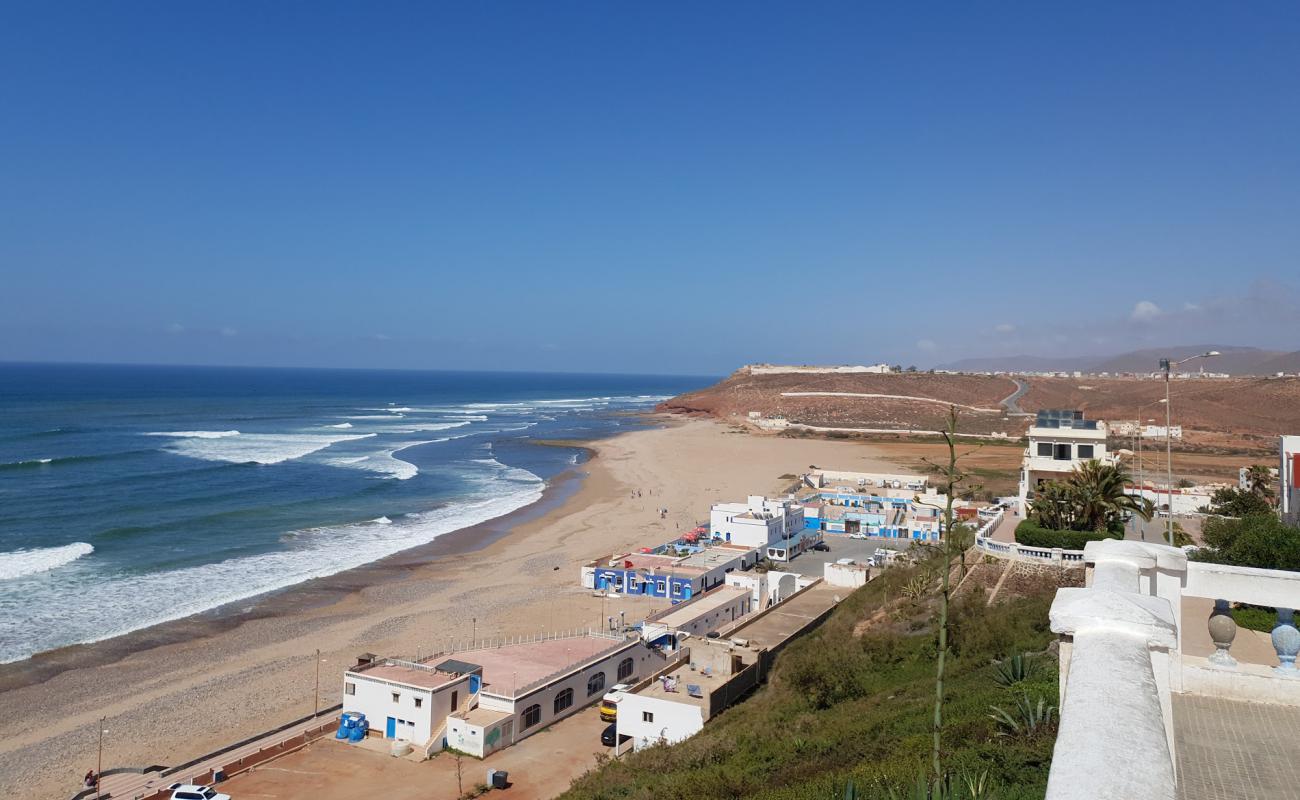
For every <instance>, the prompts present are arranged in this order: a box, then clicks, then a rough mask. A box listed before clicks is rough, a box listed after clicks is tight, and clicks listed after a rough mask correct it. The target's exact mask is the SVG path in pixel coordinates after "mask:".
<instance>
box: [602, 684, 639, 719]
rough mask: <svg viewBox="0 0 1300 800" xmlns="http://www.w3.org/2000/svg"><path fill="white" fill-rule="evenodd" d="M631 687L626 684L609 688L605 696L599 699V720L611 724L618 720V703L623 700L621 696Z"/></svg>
mask: <svg viewBox="0 0 1300 800" xmlns="http://www.w3.org/2000/svg"><path fill="white" fill-rule="evenodd" d="M631 688H632V685H631V684H628V683H616V684H614V685H613V686H611V687H610V689H609V691H608V692H605V696H604V697H602V698H600V718H601V719H602V720H604V721H605V722H613V721H614V720H615V719H617V718H618V701H619V700H622V699H623V695H624V694H625V693H626V692H627V690H628V689H631Z"/></svg>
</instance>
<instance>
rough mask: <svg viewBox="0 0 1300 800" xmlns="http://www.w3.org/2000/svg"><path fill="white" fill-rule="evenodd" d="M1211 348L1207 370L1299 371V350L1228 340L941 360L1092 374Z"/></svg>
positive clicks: (974, 368) (1140, 368)
mask: <svg viewBox="0 0 1300 800" xmlns="http://www.w3.org/2000/svg"><path fill="white" fill-rule="evenodd" d="M1210 350H1217V351H1219V353H1221V354H1222V355H1219V356H1217V357H1215V358H1213V359H1211V360H1208V361H1206V362H1204V365H1205V368H1206V370H1212V371H1214V372H1226V373H1228V374H1229V375H1272V374H1274V373H1277V372H1288V373H1293V374H1294V373H1295V372H1297V371H1300V352H1296V353H1285V352H1283V351H1279V350H1262V349H1260V348H1258V347H1238V346H1234V345H1225V344H1197V345H1178V346H1175V347H1153V348H1148V349H1145V350H1133V351H1131V352H1127V353H1119V354H1115V355H1109V356H1068V357H1054V356H1031V355H1013V356H990V357H984V358H966V359H962V360H960V361H954V362H951V363H948V364H941V365H940V366H939V369H946V370H955V371H958V372H1074V371H1076V370H1077V371H1080V372H1087V373H1093V374H1095V373H1100V372H1110V373H1126V372H1128V373H1146V372H1155V371H1157V370H1158V369H1159V365H1160V359H1162V358H1173V359H1180V358H1187V357H1188V356H1194V355H1197V354H1198V353H1205V352H1208V351H1210ZM1288 365H1289V366H1288Z"/></svg>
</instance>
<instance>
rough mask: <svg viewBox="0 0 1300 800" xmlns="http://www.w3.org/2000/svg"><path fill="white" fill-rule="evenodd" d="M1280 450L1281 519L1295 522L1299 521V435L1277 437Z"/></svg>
mask: <svg viewBox="0 0 1300 800" xmlns="http://www.w3.org/2000/svg"><path fill="white" fill-rule="evenodd" d="M1279 439H1280V440H1281V441H1280V443H1279V444H1280V445H1281V446H1280V447H1279V449H1280V450H1281V451H1282V463H1281V465H1280V467H1281V468H1280V469H1279V470H1278V481H1279V483H1280V484H1281V488H1280V494H1281V495H1282V519H1284V520H1286V521H1288V522H1290V523H1291V524H1293V525H1294V524H1296V523H1298V522H1300V436H1281V437H1279Z"/></svg>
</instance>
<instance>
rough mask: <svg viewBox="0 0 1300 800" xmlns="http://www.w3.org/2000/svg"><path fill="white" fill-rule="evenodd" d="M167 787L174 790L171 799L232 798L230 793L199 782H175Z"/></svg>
mask: <svg viewBox="0 0 1300 800" xmlns="http://www.w3.org/2000/svg"><path fill="white" fill-rule="evenodd" d="M167 788H169V789H171V790H172V796H171V800H230V795H228V794H222V793H221V792H218V791H217V790H216V789H213V788H212V787H211V786H199V785H198V784H197V783H173V784H172V785H171V786H169V787H167Z"/></svg>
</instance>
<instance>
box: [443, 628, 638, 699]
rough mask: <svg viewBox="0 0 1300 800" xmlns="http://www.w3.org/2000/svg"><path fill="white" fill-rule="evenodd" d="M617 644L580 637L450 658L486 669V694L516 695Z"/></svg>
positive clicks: (491, 649)
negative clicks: (517, 689)
mask: <svg viewBox="0 0 1300 800" xmlns="http://www.w3.org/2000/svg"><path fill="white" fill-rule="evenodd" d="M618 644H620V642H618V641H616V640H614V639H607V638H604V637H600V636H580V637H577V638H573V639H548V640H546V641H542V642H527V643H524V644H509V645H505V646H503V647H490V648H484V649H482V650H462V651H460V652H458V653H454V654H452V655H451V656H449V657H450V658H455V659H456V660H457V661H467V662H469V663H471V664H478V665H479V666H481V667H483V683H484V684H486V685H485V687H484V688H485V690H486V691H488V692H491V693H492V694H500V695H513V694H514V690H515V689H516V688H520V687H523V686H525V685H527V684H530V683H532V682H533V681H537V680H541V679H542V678H545V677H546V676H547V675H552V674H554V673H556V672H560V671H561V670H565V669H568V668H570V667H576V666H578V665H579V664H582V663H583V662H585V661H590V660H591V659H592V658H593V657H594V656H595V655H596V654H597V653H600V652H603V651H605V650H608V649H610V648H612V647H615V646H616V645H618ZM444 657H447V656H444Z"/></svg>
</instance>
